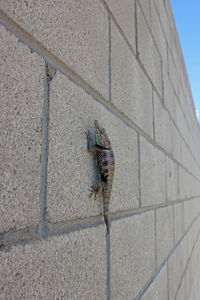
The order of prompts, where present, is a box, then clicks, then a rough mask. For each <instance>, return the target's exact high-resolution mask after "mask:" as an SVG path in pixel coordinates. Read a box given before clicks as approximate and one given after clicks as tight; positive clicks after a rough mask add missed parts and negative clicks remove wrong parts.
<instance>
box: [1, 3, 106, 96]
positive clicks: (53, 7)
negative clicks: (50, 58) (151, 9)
mask: <svg viewBox="0 0 200 300" xmlns="http://www.w3.org/2000/svg"><path fill="white" fill-rule="evenodd" d="M0 7H1V8H2V10H3V11H4V12H5V13H7V14H8V15H9V16H10V17H12V18H13V19H14V20H15V21H16V22H17V23H18V24H19V25H20V26H21V27H23V28H24V29H25V30H26V31H28V32H29V33H30V34H31V35H32V36H33V37H34V38H35V39H37V40H38V41H39V42H40V43H42V44H43V45H44V46H45V47H46V48H47V49H48V50H49V51H51V52H52V53H53V54H55V55H56V56H57V57H58V58H60V59H61V60H62V61H63V62H64V63H65V64H67V65H68V66H69V67H70V68H72V70H74V71H75V72H76V73H78V74H79V75H80V76H81V77H83V79H85V80H86V81H87V82H88V83H90V84H91V85H92V86H93V87H94V88H95V89H96V90H98V91H99V92H100V93H101V94H102V95H103V96H104V97H106V98H108V60H109V58H108V49H109V45H108V43H109V41H108V40H109V39H108V15H107V12H106V10H105V8H104V6H103V4H102V3H101V1H98V0H94V1H90V0H81V1H78V2H76V1H73V0H68V1H65V0H62V1H59V2H57V1H54V0H49V1H39V2H35V1H34V0H30V1H28V2H21V1H20V2H18V1H14V2H13V1H10V0H9V1H4V0H3V1H1V3H0Z"/></svg>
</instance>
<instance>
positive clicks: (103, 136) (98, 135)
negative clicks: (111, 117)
mask: <svg viewBox="0 0 200 300" xmlns="http://www.w3.org/2000/svg"><path fill="white" fill-rule="evenodd" d="M94 131H95V142H96V144H97V145H98V146H100V147H103V148H105V149H110V148H111V143H110V140H109V138H108V136H107V133H106V131H105V129H104V128H103V127H101V126H99V122H98V121H97V120H95V121H94Z"/></svg>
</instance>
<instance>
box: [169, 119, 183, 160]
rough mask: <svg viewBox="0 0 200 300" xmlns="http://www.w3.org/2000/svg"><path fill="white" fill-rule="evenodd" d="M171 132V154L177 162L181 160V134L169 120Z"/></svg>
mask: <svg viewBox="0 0 200 300" xmlns="http://www.w3.org/2000/svg"><path fill="white" fill-rule="evenodd" d="M171 133H172V155H173V157H174V158H175V159H176V160H177V161H178V162H181V160H182V151H181V135H180V133H179V132H178V130H177V128H176V127H175V125H174V123H173V122H172V121H171Z"/></svg>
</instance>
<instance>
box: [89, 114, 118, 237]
mask: <svg viewBox="0 0 200 300" xmlns="http://www.w3.org/2000/svg"><path fill="white" fill-rule="evenodd" d="M94 133H95V145H93V143H92V139H91V135H90V133H89V131H88V132H86V138H87V142H88V151H89V152H96V157H97V163H98V169H99V173H100V177H101V182H99V183H98V184H97V185H92V186H91V192H92V193H91V196H92V195H94V196H95V198H96V195H98V194H101V195H102V198H103V216H104V220H105V223H106V226H107V232H108V233H109V232H110V222H109V217H108V215H109V204H110V197H111V191H112V184H113V178H114V170H115V160H114V153H113V150H112V147H111V143H110V140H109V138H108V136H107V134H106V131H105V129H104V128H102V127H100V126H99V123H98V121H97V120H95V121H94Z"/></svg>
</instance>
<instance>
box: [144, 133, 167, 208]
mask: <svg viewBox="0 0 200 300" xmlns="http://www.w3.org/2000/svg"><path fill="white" fill-rule="evenodd" d="M140 176H141V204H142V206H149V205H154V204H158V203H163V202H165V201H166V178H165V176H166V171H165V156H164V154H163V153H162V152H161V151H159V150H158V149H156V148H155V147H154V146H153V145H151V144H150V143H149V142H147V141H146V140H145V139H144V138H143V137H140Z"/></svg>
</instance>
